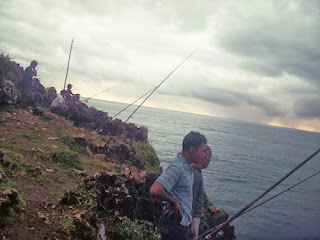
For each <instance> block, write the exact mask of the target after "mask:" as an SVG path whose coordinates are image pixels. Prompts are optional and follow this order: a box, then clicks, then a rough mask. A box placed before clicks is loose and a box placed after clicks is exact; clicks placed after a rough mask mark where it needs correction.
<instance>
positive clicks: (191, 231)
mask: <svg viewBox="0 0 320 240" xmlns="http://www.w3.org/2000/svg"><path fill="white" fill-rule="evenodd" d="M189 227H190V231H189V238H194V237H195V236H196V229H195V227H194V222H193V219H191V223H190V225H189Z"/></svg>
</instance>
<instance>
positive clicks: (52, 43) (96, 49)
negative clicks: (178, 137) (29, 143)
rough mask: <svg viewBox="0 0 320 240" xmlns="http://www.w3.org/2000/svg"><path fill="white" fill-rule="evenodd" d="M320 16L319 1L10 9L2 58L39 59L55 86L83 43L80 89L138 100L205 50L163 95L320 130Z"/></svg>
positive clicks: (3, 12)
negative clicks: (106, 90) (107, 90)
mask: <svg viewBox="0 0 320 240" xmlns="http://www.w3.org/2000/svg"><path fill="white" fill-rule="evenodd" d="M319 13H320V1H317V0H309V1H300V0H292V1H290V0H288V1H284V0H274V1H266V2H264V1H249V0H244V1H218V0H217V1H213V0H210V1H209V0H199V1H191V0H190V1H184V2H183V4H182V3H181V1H178V0H173V1H167V2H165V1H145V0H134V1H121V0H120V1H112V0H109V1H101V0H94V1H90V2H89V1H71V0H69V1H67V0H66V1H53V0H49V1H36V0H30V1H28V2H25V1H22V0H16V1H1V2H0V22H1V23H0V30H1V33H2V34H1V36H0V50H1V51H2V52H7V53H9V54H10V56H11V57H14V60H16V61H18V62H20V63H21V64H22V65H23V66H25V67H26V66H27V65H28V64H29V63H30V61H31V60H32V59H37V60H38V61H39V63H40V64H39V68H40V69H39V70H40V71H38V72H39V73H40V72H41V73H42V74H43V81H44V82H45V84H47V85H50V84H52V83H53V82H54V81H53V80H52V79H54V78H53V76H55V75H57V73H58V70H59V69H61V68H62V69H63V70H65V68H66V61H67V55H68V52H69V47H70V42H71V39H72V38H73V37H74V38H75V44H74V50H73V52H72V62H71V67H72V74H73V75H74V76H75V77H74V78H73V79H72V75H71V76H70V77H71V80H72V81H73V82H74V83H77V85H78V86H79V87H80V86H82V87H83V88H84V89H86V90H88V89H89V88H90V87H89V86H91V87H93V86H97V87H98V88H108V87H109V86H110V85H115V84H116V83H119V82H124V83H127V84H130V86H136V87H137V89H139V90H135V89H131V90H130V91H128V94H127V95H128V96H131V97H132V98H134V97H139V96H140V95H141V89H150V88H151V87H154V86H156V85H157V84H158V83H159V82H160V81H161V80H162V79H163V78H164V77H165V76H166V74H168V73H169V72H170V71H171V70H172V69H173V68H174V67H175V66H176V65H177V64H178V63H179V62H180V61H181V60H182V59H183V58H184V57H185V56H187V55H188V54H189V52H191V51H193V50H194V49H196V48H199V51H198V52H197V53H196V54H195V55H194V56H193V57H192V58H191V59H190V60H188V62H186V63H185V64H184V65H183V66H181V68H180V69H179V70H178V71H177V72H176V73H174V74H173V76H171V77H170V79H169V80H168V81H167V82H166V83H165V84H164V85H163V86H161V88H159V90H158V91H157V94H161V95H162V96H164V97H165V96H167V97H168V98H169V97H174V96H182V97H187V98H190V99H197V100H200V101H204V102H205V103H207V104H209V105H210V104H211V105H210V106H215V107H216V111H215V112H216V113H219V111H218V110H219V109H229V111H225V112H229V113H230V115H227V116H224V115H223V116H224V117H231V118H232V117H235V116H236V115H232V111H233V110H235V112H240V113H241V111H242V110H236V109H237V108H239V109H240V108H243V107H247V109H248V110H247V112H246V113H245V114H244V115H246V116H243V117H241V116H240V115H237V116H240V119H242V120H248V121H260V122H261V121H262V120H261V119H264V122H265V123H268V122H273V121H279V123H281V125H283V126H285V125H286V122H292V121H296V120H297V121H299V120H304V121H306V122H305V123H302V122H301V124H298V125H309V124H313V126H311V128H312V129H319V130H318V131H320V125H319V124H314V121H315V120H320V119H319V118H320V116H319V115H320V110H319V104H318V103H319V96H320V95H319V90H320V80H319V76H320V67H319V66H320V43H319V39H320V26H319V25H320V14H319ZM106 83H110V84H109V85H106ZM55 84H58V83H55ZM86 84H87V85H86ZM74 85H75V84H74ZM88 85H89V86H88ZM58 87H61V85H58ZM75 87H76V86H75ZM100 90H103V89H99V91H100ZM123 91H126V90H123ZM96 92H97V91H96ZM116 92H117V91H115V92H114V94H116ZM86 94H89V92H87V93H82V95H86ZM110 96H113V97H116V96H115V95H112V93H111V92H110ZM120 98H121V97H120V96H118V99H120ZM110 100H116V99H110ZM191 103H192V101H191ZM196 108H197V106H194V109H196ZM250 111H256V112H252V116H251V117H250V114H248V113H250ZM240 113H239V114H240ZM221 114H222V113H221ZM259 114H260V115H261V114H262V115H261V116H260V117H259V118H257V119H255V118H254V116H258V115H259ZM217 115H219V114H217ZM221 116H222V115H221ZM309 120H310V121H313V122H308V121H309ZM296 125H297V124H295V126H296Z"/></svg>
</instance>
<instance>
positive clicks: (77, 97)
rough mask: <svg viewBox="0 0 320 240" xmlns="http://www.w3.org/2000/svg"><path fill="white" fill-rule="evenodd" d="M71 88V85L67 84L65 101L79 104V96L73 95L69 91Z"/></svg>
mask: <svg viewBox="0 0 320 240" xmlns="http://www.w3.org/2000/svg"><path fill="white" fill-rule="evenodd" d="M71 88H72V85H71V84H68V86H67V90H66V92H67V97H66V99H67V100H70V101H73V102H79V99H80V94H74V93H73V92H72V91H71Z"/></svg>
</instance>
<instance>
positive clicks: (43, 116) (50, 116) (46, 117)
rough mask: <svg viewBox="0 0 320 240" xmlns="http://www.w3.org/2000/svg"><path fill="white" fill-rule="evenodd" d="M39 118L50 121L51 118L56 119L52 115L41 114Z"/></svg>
mask: <svg viewBox="0 0 320 240" xmlns="http://www.w3.org/2000/svg"><path fill="white" fill-rule="evenodd" d="M41 119H42V120H43V121H52V120H56V117H55V116H53V115H41Z"/></svg>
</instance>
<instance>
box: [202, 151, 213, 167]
mask: <svg viewBox="0 0 320 240" xmlns="http://www.w3.org/2000/svg"><path fill="white" fill-rule="evenodd" d="M211 157H212V153H211V152H210V153H208V152H207V153H206V155H205V156H204V158H203V159H202V161H201V169H204V168H207V167H208V165H209V163H210V159H211Z"/></svg>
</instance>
